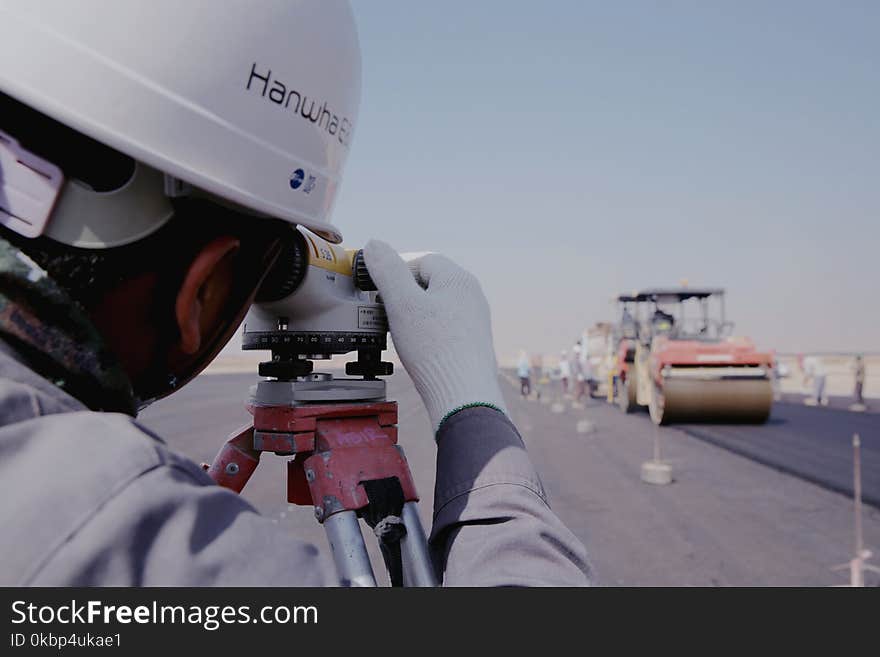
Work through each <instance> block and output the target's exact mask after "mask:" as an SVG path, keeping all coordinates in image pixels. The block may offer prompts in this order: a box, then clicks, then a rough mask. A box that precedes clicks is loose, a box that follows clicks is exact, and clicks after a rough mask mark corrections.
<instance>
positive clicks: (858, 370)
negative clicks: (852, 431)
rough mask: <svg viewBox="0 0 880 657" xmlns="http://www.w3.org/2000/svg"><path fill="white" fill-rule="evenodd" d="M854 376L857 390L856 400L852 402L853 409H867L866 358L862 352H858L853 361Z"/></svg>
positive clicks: (855, 393)
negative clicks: (865, 394)
mask: <svg viewBox="0 0 880 657" xmlns="http://www.w3.org/2000/svg"><path fill="white" fill-rule="evenodd" d="M852 369H853V377H854V379H855V390H854V391H853V398H854V399H855V401H854V402H853V403H852V404H850V407H849V408H850V410H851V411H864V410H866V408H867V407H866V406H865V396H864V389H865V359H864V357H863V356H862V354H856V357H855V361H854V362H853V367H852Z"/></svg>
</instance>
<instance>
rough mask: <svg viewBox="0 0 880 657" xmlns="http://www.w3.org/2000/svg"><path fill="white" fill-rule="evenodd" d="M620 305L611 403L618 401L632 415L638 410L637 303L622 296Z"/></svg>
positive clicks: (619, 300)
mask: <svg viewBox="0 0 880 657" xmlns="http://www.w3.org/2000/svg"><path fill="white" fill-rule="evenodd" d="M618 303H619V305H620V308H621V318H620V322H619V324H618V325H617V326H616V327H615V329H614V332H613V334H614V336H615V338H616V342H617V348H616V352H615V355H614V365H613V367H612V368H611V369H612V371H611V377H612V383H611V386H610V388H611V390H610V391H609V401H616V402H617V404H618V405H619V406H620V408H621V410H622V411H623V412H624V413H632V412H633V411H635V410H636V408H638V404H637V402H636V391H637V382H636V379H635V376H634V372H633V367H634V366H633V361H634V360H635V357H636V344H637V342H638V339H639V323H638V320H637V317H638V311H637V308H636V303H637V302H636V301H635V300H634V299H631V298H628V297H625V296H624V295H621V296H620V297H619V298H618Z"/></svg>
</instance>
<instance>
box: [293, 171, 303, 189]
mask: <svg viewBox="0 0 880 657" xmlns="http://www.w3.org/2000/svg"><path fill="white" fill-rule="evenodd" d="M305 176H306V174H305V171H303V170H302V169H297V170H296V171H294V172H293V173H292V174H290V188H291V189H299V188H300V185H302V184H303V178H305Z"/></svg>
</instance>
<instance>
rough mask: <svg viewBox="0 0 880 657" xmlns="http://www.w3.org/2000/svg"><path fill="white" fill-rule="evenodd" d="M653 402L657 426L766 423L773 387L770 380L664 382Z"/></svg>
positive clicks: (685, 380) (671, 380) (680, 380)
mask: <svg viewBox="0 0 880 657" xmlns="http://www.w3.org/2000/svg"><path fill="white" fill-rule="evenodd" d="M652 401H653V403H652V405H651V406H652V408H651V417H652V419H653V420H654V422H656V423H657V424H668V423H670V422H737V423H744V424H745V423H749V424H762V423H764V422H766V421H767V418H768V417H770V407H771V406H772V404H773V387H772V385H771V384H770V381H769V380H768V379H739V380H737V379H717V380H693V379H664V381H663V385H662V389H661V390H656V391H655V399H654V400H652Z"/></svg>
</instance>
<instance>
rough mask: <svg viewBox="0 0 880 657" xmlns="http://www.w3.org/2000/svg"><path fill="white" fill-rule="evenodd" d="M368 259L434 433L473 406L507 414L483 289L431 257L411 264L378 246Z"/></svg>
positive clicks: (400, 352) (369, 247)
mask: <svg viewBox="0 0 880 657" xmlns="http://www.w3.org/2000/svg"><path fill="white" fill-rule="evenodd" d="M364 259H365V261H366V264H367V269H368V270H369V272H370V277H371V278H372V279H373V282H374V283H375V284H376V287H377V288H378V290H379V294H380V295H381V296H382V299H383V301H384V303H385V310H386V312H387V314H388V322H389V324H390V328H391V338H392V340H393V341H394V346H395V348H396V349H397V353H398V355H399V356H400V360H401V361H402V362H403V365H404V367H405V368H406V371H407V372H408V373H409V375H410V377H411V378H412V380H413V383H414V384H415V386H416V389H417V390H418V391H419V394H420V395H421V397H422V401H424V403H425V407H426V408H427V409H428V415H429V417H430V418H431V424H432V426H433V428H434V431H435V432H436V431H437V429H438V428H439V426H440V423H441V422H442V421H443V419H444V418H445V417H446V416H447V415H449V414H451V413H452V412H454V411H456V410H457V409H460V408H462V407H465V406H468V405H476V404H484V405H487V406H493V407H495V408H497V409H499V410H501V411H503V412H506V410H505V407H504V400H503V398H502V396H501V389H500V387H499V385H498V365H497V364H496V362H495V350H494V347H493V345H492V326H491V320H490V317H489V304H488V303H487V301H486V297H485V296H484V295H483V291H482V290H481V289H480V283H479V281H477V279H476V278H475V277H474V276H473V275H472V274H471V273H470V272H467V271H465V270H464V269H462V268H461V267H459V266H458V265H456V264H455V263H454V262H452V261H451V260H449V259H448V258H445V257H444V256H441V255H437V254H434V253H431V254H428V255H423V256H421V257H419V258H417V259H415V260H413V261H411V262H410V263H406V262H404V260H403V259H402V258H401V257H400V256H399V255H397V253H395V251H394V250H393V249H392V248H391V247H390V246H388V245H387V244H385V243H384V242H379V241H376V240H372V241H370V242H369V243H368V244H367V245H366V246H365V247H364ZM417 281H418V282H417Z"/></svg>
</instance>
